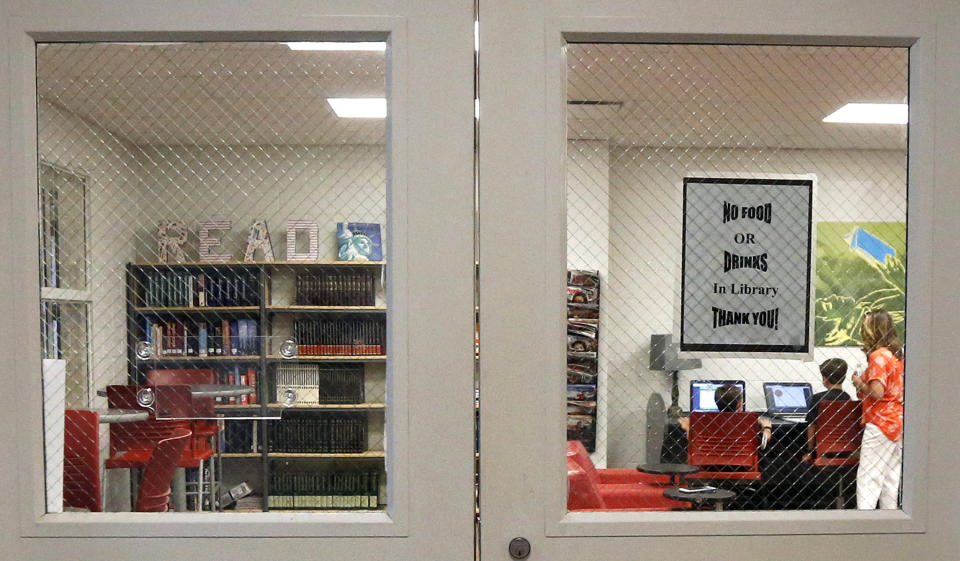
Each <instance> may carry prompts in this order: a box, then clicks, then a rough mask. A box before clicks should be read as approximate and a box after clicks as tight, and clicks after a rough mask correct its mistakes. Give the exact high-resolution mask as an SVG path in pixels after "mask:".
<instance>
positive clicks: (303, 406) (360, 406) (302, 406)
mask: <svg viewBox="0 0 960 561" xmlns="http://www.w3.org/2000/svg"><path fill="white" fill-rule="evenodd" d="M231 407H233V406H231ZM243 407H249V406H248V405H244V406H243ZM254 407H256V406H254ZM386 407H387V406H386V404H383V403H296V404H294V405H291V406H289V407H287V406H286V405H282V404H280V403H269V404H267V408H268V409H299V410H307V411H311V410H317V411H323V410H333V411H364V410H367V411H373V410H378V409H381V410H382V409H386Z"/></svg>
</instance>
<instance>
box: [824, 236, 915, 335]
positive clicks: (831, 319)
mask: <svg viewBox="0 0 960 561" xmlns="http://www.w3.org/2000/svg"><path fill="white" fill-rule="evenodd" d="M906 249H907V228H906V224H905V223H903V222H820V223H818V224H817V278H816V286H815V288H816V303H815V307H814V316H815V319H814V321H815V327H814V329H815V332H814V344H815V345H816V346H818V347H850V346H860V344H861V342H860V323H861V321H862V319H863V315H864V313H866V312H868V311H870V310H872V309H875V308H883V309H884V310H886V311H888V312H890V314H891V315H892V316H893V320H894V322H896V325H897V333H898V334H899V335H900V340H901V341H903V340H904V336H905V333H904V310H905V309H906V266H905V261H906Z"/></svg>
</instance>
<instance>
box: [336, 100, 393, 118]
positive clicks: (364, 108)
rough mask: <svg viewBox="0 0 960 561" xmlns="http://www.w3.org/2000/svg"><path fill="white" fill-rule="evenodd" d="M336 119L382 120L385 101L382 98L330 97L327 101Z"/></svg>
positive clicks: (385, 114)
mask: <svg viewBox="0 0 960 561" xmlns="http://www.w3.org/2000/svg"><path fill="white" fill-rule="evenodd" d="M327 103H329V104H330V107H333V111H334V112H335V113H336V114H337V117H343V118H346V119H383V118H384V117H386V116H387V100H386V99H385V98H382V97H331V98H329V99H327Z"/></svg>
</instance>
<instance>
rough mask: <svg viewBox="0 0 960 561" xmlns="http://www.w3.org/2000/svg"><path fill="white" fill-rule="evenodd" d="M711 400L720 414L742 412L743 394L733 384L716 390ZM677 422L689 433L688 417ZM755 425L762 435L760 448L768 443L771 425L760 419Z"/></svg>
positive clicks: (768, 421)
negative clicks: (757, 425) (758, 426)
mask: <svg viewBox="0 0 960 561" xmlns="http://www.w3.org/2000/svg"><path fill="white" fill-rule="evenodd" d="M713 400H714V401H715V402H716V404H717V410H718V411H719V412H721V413H737V412H740V411H743V392H741V391H740V388H738V387H737V386H736V385H735V384H724V385H722V386H720V387H719V388H717V391H716V392H714V394H713ZM678 421H679V423H680V426H681V427H683V432H690V418H689V417H680V419H678ZM757 424H759V425H760V430H761V431H762V434H763V444H762V445H761V448H762V447H765V446H766V444H767V443H768V442H769V441H770V434H771V431H772V428H771V427H772V423H771V422H770V419H767V418H764V417H760V418H759V419H757Z"/></svg>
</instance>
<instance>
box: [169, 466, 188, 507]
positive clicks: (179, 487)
mask: <svg viewBox="0 0 960 561" xmlns="http://www.w3.org/2000/svg"><path fill="white" fill-rule="evenodd" d="M170 499H171V501H172V502H173V510H175V511H177V512H183V511H185V510H187V477H186V475H185V471H184V468H177V471H175V472H174V474H173V481H172V482H171V483H170Z"/></svg>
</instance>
